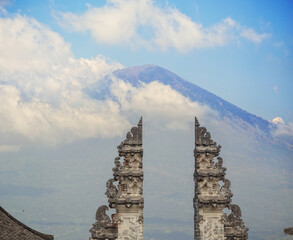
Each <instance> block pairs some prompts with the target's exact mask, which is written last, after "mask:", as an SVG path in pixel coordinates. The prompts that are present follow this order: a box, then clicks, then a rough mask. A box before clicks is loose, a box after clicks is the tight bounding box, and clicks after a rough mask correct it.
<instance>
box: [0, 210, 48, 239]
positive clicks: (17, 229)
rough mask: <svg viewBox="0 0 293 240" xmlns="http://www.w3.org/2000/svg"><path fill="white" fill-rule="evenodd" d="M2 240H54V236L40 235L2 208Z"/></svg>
mask: <svg viewBox="0 0 293 240" xmlns="http://www.w3.org/2000/svg"><path fill="white" fill-rule="evenodd" d="M0 239H1V240H20V239H21V240H53V239H54V236H52V235H48V234H44V233H40V232H38V231H36V230H34V229H32V228H30V227H28V226H26V225H25V224H23V223H22V222H20V221H18V220H17V219H16V218H14V217H13V216H12V215H10V214H9V213H8V212H6V211H5V210H4V208H2V207H0Z"/></svg>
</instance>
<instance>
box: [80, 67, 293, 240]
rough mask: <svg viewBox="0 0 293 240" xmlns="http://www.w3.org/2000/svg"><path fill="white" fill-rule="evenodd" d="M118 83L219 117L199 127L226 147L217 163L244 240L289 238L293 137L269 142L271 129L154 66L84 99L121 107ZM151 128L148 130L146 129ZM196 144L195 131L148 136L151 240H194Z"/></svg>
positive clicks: (102, 85) (123, 73)
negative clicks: (166, 92)
mask: <svg viewBox="0 0 293 240" xmlns="http://www.w3.org/2000/svg"><path fill="white" fill-rule="evenodd" d="M115 78H119V79H121V80H123V81H124V82H127V83H130V84H131V85H132V86H133V87H136V88H140V87H142V85H143V84H149V83H151V82H153V81H158V82H159V83H162V84H164V85H168V86H170V87H171V88H172V89H173V90H175V91H177V92H179V93H180V94H182V95H183V96H185V97H187V98H188V99H190V100H191V101H192V102H198V103H200V104H201V105H207V106H209V107H210V108H211V109H213V110H215V111H216V112H218V113H219V116H220V119H221V121H222V122H223V123H224V125H213V123H212V121H210V120H212V119H210V120H207V121H206V122H205V123H204V126H205V127H207V129H208V130H209V131H210V132H211V134H212V138H213V139H214V140H216V141H219V144H221V145H222V146H223V148H222V153H221V156H222V157H223V158H224V165H225V166H226V167H227V176H228V178H229V179H230V180H231V182H232V191H233V192H234V200H233V201H236V202H234V203H236V204H239V205H240V206H241V208H242V212H243V217H244V221H245V223H246V225H247V226H248V227H249V228H250V231H249V239H254V240H263V239H267V240H269V239H270V240H272V239H287V238H286V237H284V236H283V232H282V229H283V228H284V227H286V226H287V225H288V221H291V220H292V217H291V215H292V214H293V212H292V210H289V211H288V209H289V205H290V203H289V202H291V200H292V197H293V191H292V190H293V184H292V171H293V164H292V156H293V151H292V146H293V144H292V138H291V139H290V138H285V137H282V138H281V137H276V136H274V135H273V134H272V132H273V131H274V129H275V128H276V125H275V124H273V123H271V122H269V121H267V120H265V119H263V118H261V117H258V116H255V115H253V114H250V113H248V112H247V111H244V110H242V109H241V108H239V107H237V106H235V105H233V104H231V103H229V102H227V101H225V100H224V99H222V98H220V97H218V96H216V95H214V94H213V93H210V92H208V91H207V90H205V89H203V88H201V87H199V86H196V85H195V84H193V83H191V82H188V81H186V80H184V79H183V78H181V77H179V76H178V75H176V74H174V73H172V72H170V71H168V70H166V69H164V68H161V67H159V66H156V65H144V66H136V67H128V68H125V69H119V70H116V71H114V72H113V73H112V74H110V75H108V76H106V77H104V78H103V79H100V80H98V81H97V82H96V83H94V84H92V85H91V86H89V87H88V88H86V89H84V92H85V93H87V94H88V95H89V96H90V97H93V98H96V99H99V100H105V99H112V100H114V101H117V102H118V103H119V100H118V99H115V97H114V96H113V95H112V92H111V84H112V83H113V82H114V81H115V80H114V79H115ZM195 78H196V76H195ZM194 115H197V113H196V112H194ZM146 124H147V123H146ZM151 127H152V126H147V125H146V126H145V129H150V128H151ZM190 130H191V129H190ZM150 138H151V139H150ZM193 138H194V136H193V134H192V131H191V132H190V133H179V132H177V133H173V132H160V133H157V134H153V133H149V134H148V136H146V137H145V141H144V151H145V156H144V166H145V167H146V169H145V179H146V180H145V187H146V188H145V192H146V194H145V200H146V209H145V225H146V229H148V230H146V232H145V234H146V236H147V237H148V239H161V240H165V239H172V237H174V236H177V235H178V234H179V235H178V236H177V239H186V240H187V239H192V234H191V229H192V224H191V223H192V218H191V217H192V211H193V210H192V206H191V205H189V204H190V203H191V200H192V195H193V193H192V181H191V179H192V177H191V176H192V173H191V172H192V168H193V165H192V164H190V163H191V161H192V160H193V157H192V155H191V153H192V149H193V145H192V144H193V141H194V139H193ZM189 153H190V155H189ZM189 175H190V176H189ZM188 176H189V177H188ZM158 183H161V184H158ZM290 199H291V200H290ZM167 205H168V206H167ZM158 215H159V216H160V219H159V220H158V221H157V220H156V219H158ZM174 216H176V217H174ZM272 216H273V217H272ZM186 233H188V236H187V235H184V234H186ZM179 236H180V237H179ZM175 238H176V237H175ZM175 238H174V239H175Z"/></svg>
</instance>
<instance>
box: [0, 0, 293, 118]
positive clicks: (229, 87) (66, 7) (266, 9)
mask: <svg viewBox="0 0 293 240" xmlns="http://www.w3.org/2000/svg"><path fill="white" fill-rule="evenodd" d="M1 2H3V3H2V5H3V8H5V9H6V10H4V11H2V17H3V18H10V17H13V16H14V15H15V14H20V15H21V16H26V17H31V18H34V19H36V20H37V21H38V22H39V23H41V24H44V25H45V26H47V27H48V28H49V29H51V30H52V31H54V32H57V33H59V34H60V36H61V37H62V38H63V39H64V40H65V41H66V42H67V43H69V44H70V45H71V51H72V52H73V54H74V56H75V58H92V57H95V56H97V55H99V54H101V55H103V56H105V57H106V58H109V59H112V60H115V61H117V62H119V63H121V64H123V65H124V66H126V67H127V66H134V65H143V64H150V63H152V64H157V65H159V66H162V67H164V68H167V69H168V70H170V71H172V72H174V73H176V74H178V75H179V76H182V77H183V78H185V79H187V80H189V81H191V82H193V83H195V84H197V85H198V86H200V87H203V88H205V89H207V90H209V91H210V92H212V93H214V94H216V95H218V96H220V97H222V98H224V99H225V100H227V101H229V102H231V103H233V104H235V105H237V106H239V107H241V108H243V109H244V110H246V111H248V112H251V113H253V114H256V115H258V116H261V117H263V118H265V119H267V120H271V119H273V118H275V117H277V116H279V117H281V118H283V119H284V120H285V122H291V121H293V106H292V102H293V101H292V100H293V99H292V93H291V92H292V89H293V79H292V78H293V58H292V54H293V51H292V50H293V30H292V27H291V26H290V25H291V24H292V22H293V17H292V16H293V3H292V1H195V0H186V1H179V0H177V1H171V0H169V1H137V2H140V5H141V6H142V2H145V3H146V6H148V8H152V9H156V10H158V12H156V13H155V12H154V13H153V14H154V19H155V18H156V16H155V15H156V14H160V13H162V14H165V15H164V16H162V19H163V18H164V17H165V18H168V17H170V14H169V13H170V11H172V10H173V11H176V12H177V13H178V14H177V15H180V16H181V17H182V16H183V17H184V18H186V19H188V21H187V22H185V23H182V25H181V26H180V27H182V28H184V24H189V23H190V22H191V23H195V24H197V26H199V25H200V26H201V28H202V30H203V31H206V32H212V30H211V28H213V26H218V25H219V24H221V23H223V21H225V19H226V20H227V19H230V20H232V21H234V23H235V24H236V25H237V27H231V28H229V27H228V30H227V29H226V30H225V31H226V32H225V33H227V34H228V35H229V36H226V39H224V40H223V41H222V42H221V43H218V42H216V41H213V40H211V42H210V43H208V44H206V45H205V44H204V43H203V42H196V43H194V44H192V43H190V41H191V42H192V41H193V39H191V40H190V41H186V45H185V42H184V41H183V40H184V39H186V38H184V36H182V40H180V38H178V39H177V40H176V41H179V42H182V44H181V45H180V44H178V43H174V42H168V41H167V40H166V39H165V40H162V41H163V42H161V43H160V45H159V44H158V45H157V46H153V45H155V43H154V41H152V40H153V37H154V35H155V33H158V31H159V30H158V29H156V26H155V25H156V23H155V21H156V20H154V21H153V22H152V23H151V24H148V21H150V16H147V14H145V15H143V14H141V15H142V18H144V20H141V21H146V23H142V22H140V23H139V25H138V26H136V29H135V31H136V33H135V34H136V35H139V38H140V39H139V40H138V39H137V38H136V37H133V38H131V37H130V38H127V37H126V38H125V39H124V40H123V39H122V40H121V42H119V41H117V39H116V40H114V41H113V39H115V38H117V37H118V38H119V37H120V38H121V36H127V34H130V33H129V32H128V31H127V30H125V32H121V33H120V35H115V34H112V35H109V36H108V38H107V39H106V38H105V39H102V40H101V38H103V36H102V35H101V34H100V35H98V36H94V34H95V31H97V28H99V26H87V24H89V23H88V22H87V21H88V19H84V20H83V21H84V22H83V24H84V25H83V26H82V27H81V26H76V22H75V23H72V19H71V20H65V18H64V16H65V15H64V14H68V13H71V15H75V16H76V17H81V16H85V15H86V14H87V13H90V11H91V10H93V9H100V10H101V11H100V14H103V11H102V10H103V9H105V5H107V6H108V7H109V8H111V6H112V7H113V4H115V2H116V4H117V2H119V1H112V5H111V3H110V1H108V2H107V1H100V0H99V1H68V0H67V1H65V0H60V1H57V0H48V1H36V0H25V1H18V0H14V1H1ZM126 2H131V1H120V3H119V4H120V8H119V7H118V9H119V10H118V13H117V12H114V11H113V13H112V14H113V15H112V18H109V20H111V19H112V20H114V19H115V18H116V17H117V16H116V13H117V14H121V12H122V13H123V11H127V9H128V10H129V9H130V7H128V8H124V7H123V5H126V4H127V3H126ZM116 7H117V6H116ZM170 9H171V10H170ZM159 10H160V11H159ZM133 11H138V10H137V6H133ZM168 11H169V12H168ZM142 12H143V11H142ZM125 14H127V13H125ZM168 14H169V15H168ZM177 17H178V16H175V17H174V18H173V20H172V21H175V22H176V21H177V20H178V18H177ZM158 19H159V18H158ZM70 21H71V22H70ZM78 21H80V20H78ZM129 21H130V20H129ZM74 24H75V25H74ZM118 24H119V23H118ZM121 24H122V25H123V24H124V23H123V21H121ZM128 24H129V23H128ZM176 24H178V22H177V23H176ZM83 27H84V29H82V28H83ZM226 27H227V26H226ZM121 28H123V26H121ZM158 28H159V27H158ZM119 29H120V28H119ZM247 29H250V30H251V32H250V33H254V34H255V37H256V38H254V39H253V36H252V34H250V35H249V36H246V37H241V34H242V33H243V31H245V30H247ZM113 31H114V32H115V29H113ZM156 31H157V32H156ZM163 31H167V30H166V29H165V30H162V34H164V33H163ZM187 31H188V30H187ZM167 34H168V33H166V35H167ZM184 34H186V32H184ZM218 35H219V34H218ZM218 35H217V36H216V35H214V36H212V38H217V37H219V36H218ZM170 36H171V35H170ZM188 36H189V34H188V32H187V37H188ZM262 36H263V37H262ZM176 37H178V36H176ZM257 37H258V38H257ZM111 38H113V39H111ZM169 39H170V38H169ZM139 41H140V42H142V41H143V42H144V43H143V44H141V43H139ZM203 41H206V40H203ZM164 44H165V45H164ZM176 44H177V45H176ZM188 44H189V45H190V44H191V46H188Z"/></svg>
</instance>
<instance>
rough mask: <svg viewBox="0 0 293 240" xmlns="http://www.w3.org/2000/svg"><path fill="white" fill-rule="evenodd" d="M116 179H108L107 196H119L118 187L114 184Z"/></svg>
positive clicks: (114, 197)
mask: <svg viewBox="0 0 293 240" xmlns="http://www.w3.org/2000/svg"><path fill="white" fill-rule="evenodd" d="M114 181H115V179H109V180H108V181H107V184H106V187H107V191H106V192H105V194H106V196H107V198H113V199H116V198H117V193H118V189H117V188H116V186H115V185H114V184H113V182H114Z"/></svg>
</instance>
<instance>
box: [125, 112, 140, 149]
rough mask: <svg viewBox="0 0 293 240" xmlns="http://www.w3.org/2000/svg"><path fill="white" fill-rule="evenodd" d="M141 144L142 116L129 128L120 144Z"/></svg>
mask: <svg viewBox="0 0 293 240" xmlns="http://www.w3.org/2000/svg"><path fill="white" fill-rule="evenodd" d="M122 144H123V145H141V144H142V117H140V120H139V122H138V124H137V127H133V128H131V130H130V131H129V132H128V133H127V134H126V139H125V140H124V141H123V142H122V143H121V145H122Z"/></svg>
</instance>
